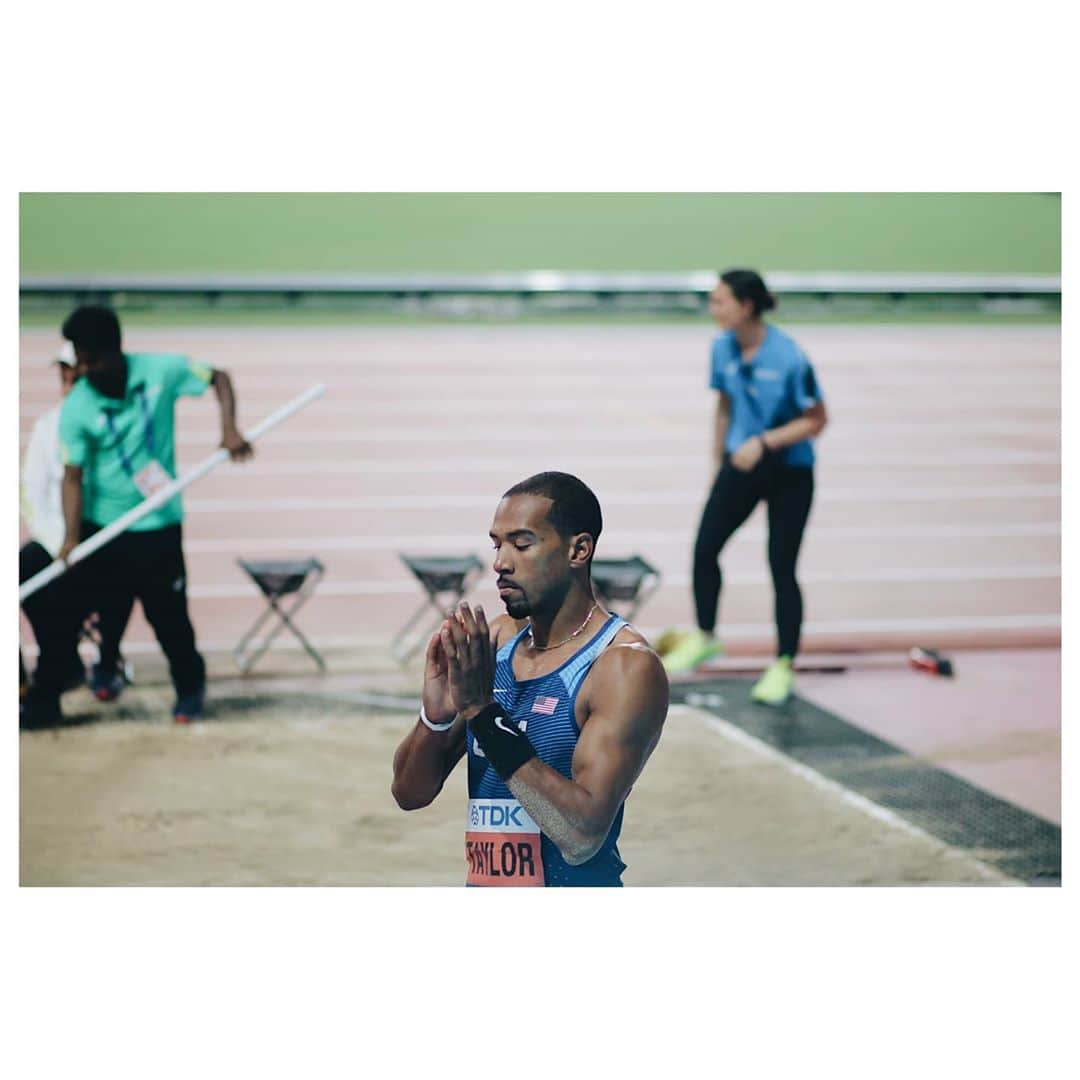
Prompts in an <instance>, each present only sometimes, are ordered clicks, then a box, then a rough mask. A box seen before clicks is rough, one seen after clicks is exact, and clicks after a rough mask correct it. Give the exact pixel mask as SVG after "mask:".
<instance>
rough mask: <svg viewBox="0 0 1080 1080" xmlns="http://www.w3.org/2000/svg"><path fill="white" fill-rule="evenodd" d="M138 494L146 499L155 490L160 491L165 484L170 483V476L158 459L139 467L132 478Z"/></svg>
mask: <svg viewBox="0 0 1080 1080" xmlns="http://www.w3.org/2000/svg"><path fill="white" fill-rule="evenodd" d="M131 479H132V480H133V481H134V483H135V486H136V487H137V488H138V489H139V494H140V495H141V496H142V497H143V498H144V499H148V498H149V497H150V496H151V495H153V494H154V492H156V491H160V490H161V489H162V488H163V487H165V486H166V485H167V484H171V483H172V479H173V478H172V477H171V476H170V475H169V474H168V473H167V472H166V471H165V466H164V465H162V464H161V462H160V461H151V462H150V464H149V465H147V466H145V467H144V468H142V469H140V470H139V471H138V472H137V473H136V474H135V475H134V476H133V477H132V478H131Z"/></svg>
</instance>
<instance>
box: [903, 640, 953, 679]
mask: <svg viewBox="0 0 1080 1080" xmlns="http://www.w3.org/2000/svg"><path fill="white" fill-rule="evenodd" d="M908 660H909V661H910V663H911V666H912V667H913V668H915V669H916V670H918V671H929V672H930V673H931V674H932V675H949V676H951V675H952V673H953V666H952V661H951V660H950V659H948V657H945V656H942V655H941V653H939V652H935V651H934V650H933V649H921V648H919V646H917V645H916V646H915V648H913V649H912V650H911V652H910V653H908Z"/></svg>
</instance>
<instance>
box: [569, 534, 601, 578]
mask: <svg viewBox="0 0 1080 1080" xmlns="http://www.w3.org/2000/svg"><path fill="white" fill-rule="evenodd" d="M595 550H596V541H595V540H593V538H592V534H591V533H575V534H574V535H573V536H571V537H570V565H571V566H572V567H574V569H578V568H579V567H582V566H586V565H588V562H589V560H590V559H591V558H592V556H593V552H594V551H595Z"/></svg>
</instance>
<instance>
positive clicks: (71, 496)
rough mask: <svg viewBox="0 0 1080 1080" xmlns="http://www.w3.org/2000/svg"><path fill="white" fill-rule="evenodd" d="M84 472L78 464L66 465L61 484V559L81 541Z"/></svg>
mask: <svg viewBox="0 0 1080 1080" xmlns="http://www.w3.org/2000/svg"><path fill="white" fill-rule="evenodd" d="M82 474H83V471H82V469H81V468H80V467H79V466H78V465H65V466H64V479H63V482H62V483H61V485H60V500H61V503H62V504H63V508H64V543H63V546H62V547H61V548H60V552H59V554H58V555H57V558H59V559H66V558H67V556H68V555H70V554H71V551H72V549H73V548H74V547H76V546H77V545H78V543H79V533H80V530H81V528H82V509H83V494H82Z"/></svg>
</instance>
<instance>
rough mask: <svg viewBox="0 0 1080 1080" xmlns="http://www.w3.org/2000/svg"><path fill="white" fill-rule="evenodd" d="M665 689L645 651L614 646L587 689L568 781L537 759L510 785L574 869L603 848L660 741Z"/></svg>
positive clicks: (661, 676)
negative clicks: (633, 787)
mask: <svg viewBox="0 0 1080 1080" xmlns="http://www.w3.org/2000/svg"><path fill="white" fill-rule="evenodd" d="M667 707H668V683H667V677H666V676H665V674H664V669H663V666H662V665H661V663H660V659H659V657H657V655H656V654H655V653H654V652H652V650H651V649H649V648H648V647H647V646H643V645H636V644H634V645H616V646H613V647H612V648H611V649H609V650H608V652H606V653H605V654H604V655H603V656H602V657H601V658H600V660H598V661H597V663H596V665H595V666H594V668H593V671H592V673H591V674H590V675H589V684H588V702H587V708H588V715H587V719H586V720H585V723H584V725H583V727H582V730H581V736H580V738H579V739H578V744H577V747H576V749H575V751H574V759H573V763H572V766H571V770H572V776H573V778H572V779H570V780H567V779H566V777H565V776H562V775H561V774H560V773H558V772H556V771H555V770H554V769H552V768H551V767H550V766H549V765H545V764H544V763H543V762H541V761H540V759H539V758H532V759H531V760H529V761H527V762H525V764H524V765H522V767H521V768H520V769H518V770H517V772H515V773H514V774H513V776H511V777H510V779H509V780H508V781H507V786H508V787H509V788H510V790H511V791H512V792H513V793H514V796H515V797H516V798H517V799H518V801H519V802H520V803H521V805H522V806H524V807H525V809H526V811H527V812H528V814H529V816H530V817H531V818H532V819H533V821H535V822H536V823H537V825H539V826H540V828H541V830H542V831H543V832H544V833H545V834H546V835H547V836H548V837H549V838H550V839H551V841H552V842H553V843H554V844H555V846H556V847H558V849H559V851H560V853H561V854H562V856H563V858H564V859H565V860H566V861H567V862H568V863H569V864H570V865H571V866H578V865H580V864H581V863H584V862H587V861H588V860H589V859H591V858H592V857H593V855H595V854H596V852H597V851H598V850H599V849H600V847H601V846H602V844H603V842H604V839H605V838H606V836H607V834H608V832H609V831H610V829H611V825H612V822H613V821H614V820H615V815H616V814H617V813H618V810H619V807H620V806H621V805H622V804H623V802H624V801H625V799H626V796H627V795H628V794H629V792H630V788H631V786H632V785H633V783H634V781H635V780H636V779H637V777H638V775H639V774H640V772H641V770H642V768H643V767H644V765H645V762H646V761H647V760H648V758H649V755H650V754H651V753H652V751H653V749H654V748H655V746H656V744H657V742H658V741H659V738H660V731H661V728H662V727H663V723H664V718H665V716H666V715H667Z"/></svg>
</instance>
